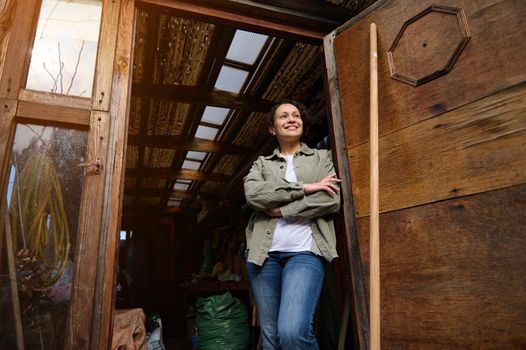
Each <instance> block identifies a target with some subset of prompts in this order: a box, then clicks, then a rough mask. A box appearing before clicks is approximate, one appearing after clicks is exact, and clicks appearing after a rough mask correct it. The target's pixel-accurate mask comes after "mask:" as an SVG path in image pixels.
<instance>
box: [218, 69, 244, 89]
mask: <svg viewBox="0 0 526 350" xmlns="http://www.w3.org/2000/svg"><path fill="white" fill-rule="evenodd" d="M247 77H248V72H247V71H245V70H241V69H237V68H232V67H228V66H223V67H221V71H220V72H219V76H218V77H217V81H216V85H215V86H214V87H215V88H216V89H218V90H223V91H230V92H235V93H239V92H240V91H241V88H242V87H243V84H244V83H245V80H246V79H247Z"/></svg>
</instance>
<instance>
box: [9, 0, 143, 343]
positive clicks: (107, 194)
mask: <svg viewBox="0 0 526 350" xmlns="http://www.w3.org/2000/svg"><path fill="white" fill-rule="evenodd" d="M63 5H64V6H66V7H62V6H63ZM0 6H3V7H2V8H0V23H1V26H0V47H1V50H0V54H1V64H0V74H1V78H0V100H1V106H0V165H1V178H0V180H1V181H0V185H1V190H2V191H1V193H2V202H1V206H2V213H3V215H2V216H1V217H0V224H1V230H0V232H1V234H0V238H1V240H0V241H1V243H0V252H1V253H0V268H1V271H2V273H5V274H3V275H2V282H1V284H0V287H1V288H2V289H3V291H6V290H9V293H10V299H9V300H8V302H7V303H6V304H5V305H3V306H8V307H6V316H5V318H3V319H2V322H4V321H5V323H2V325H3V326H5V325H9V327H12V328H10V329H12V337H16V339H7V338H8V337H7V335H6V334H2V336H3V337H2V336H0V338H1V339H2V340H1V341H3V342H4V343H2V346H0V347H2V348H11V347H13V346H16V347H15V348H18V349H23V348H24V345H25V348H40V347H41V346H44V347H45V348H53V349H55V348H66V349H88V348H89V349H105V348H108V347H109V344H110V343H111V326H112V324H111V320H112V312H113V305H114V303H113V295H114V280H115V278H114V273H115V264H116V260H115V257H116V249H117V244H116V242H117V239H118V238H117V237H118V236H117V234H118V226H119V225H120V203H121V188H122V178H123V176H122V172H123V169H124V163H123V161H124V154H125V153H124V145H125V138H126V113H127V106H128V92H129V82H130V71H131V46H132V36H133V20H134V1H133V0H89V1H82V2H68V1H58V2H49V1H46V0H24V1H21V0H7V1H4V2H2V5H0ZM67 6H84V7H82V9H80V10H78V9H77V10H76V11H77V12H80V13H82V12H85V11H89V12H90V13H91V11H92V10H93V8H94V7H99V10H98V11H99V18H100V19H99V20H97V21H98V22H97V23H96V27H97V28H96V29H95V30H98V32H96V33H95V36H96V37H98V43H97V41H95V44H93V43H92V42H91V41H90V40H89V39H85V38H84V36H89V37H91V36H93V34H94V33H93V32H90V31H91V29H89V30H86V31H85V33H82V34H78V35H80V37H81V38H82V40H80V42H81V43H82V44H81V45H80V46H78V47H76V48H75V50H76V51H74V53H75V55H76V56H75V57H76V59H75V60H74V61H73V66H72V67H68V61H67V60H66V58H65V57H66V55H67V53H68V50H67V47H66V46H67V45H66V43H67V42H68V40H69V39H61V40H60V41H58V44H55V45H56V46H54V47H52V50H53V51H52V52H54V55H55V56H54V57H53V59H55V60H56V56H57V55H58V64H57V65H56V67H53V66H52V64H51V61H52V60H51V58H50V60H49V61H44V62H43V63H39V64H38V65H37V66H33V64H34V60H36V59H41V58H42V57H43V56H45V53H42V51H38V50H39V48H37V43H40V41H41V40H43V41H44V40H47V36H48V35H47V34H44V33H47V32H46V31H45V30H44V29H42V27H40V26H43V28H46V29H49V31H52V30H51V26H52V24H51V22H53V21H54V20H55V19H56V18H55V17H54V16H61V15H62V14H63V13H65V14H66V15H68V14H71V13H73V12H74V11H72V10H71V8H70V7H67ZM41 8H42V12H41V11H40V10H41ZM59 13H60V14H59ZM90 16H91V15H90ZM79 18H80V17H79ZM74 20H75V21H78V23H76V24H75V25H72V26H70V27H65V28H62V29H61V30H63V31H70V30H71V31H72V32H73V31H77V30H79V31H80V29H79V28H81V27H82V26H83V25H85V23H84V22H83V21H82V20H79V19H78V18H76V17H75V18H74ZM89 20H90V21H91V20H92V18H91V17H90V18H89ZM65 21H67V19H66V20H65ZM72 23H75V22H72ZM37 27H38V28H40V29H38V30H37ZM58 31H60V29H59V30H58ZM99 32H100V34H98V33H99ZM35 33H37V34H35ZM53 34H54V35H56V36H58V37H60V38H64V37H68V35H69V34H70V33H60V32H59V33H57V30H56V29H55V32H54V33H53ZM68 38H69V37H68ZM90 43H91V46H90ZM55 49H56V51H55ZM48 50H49V48H48ZM32 53H33V54H32ZM89 54H92V55H93V57H94V59H93V62H92V65H93V68H92V69H93V71H94V73H93V78H91V77H90V78H89V79H90V80H89V81H87V82H84V83H86V84H88V86H87V88H86V89H87V90H86V89H85V90H81V89H80V90H81V91H78V92H76V93H75V92H73V91H74V90H75V86H76V84H77V81H81V80H83V79H84V78H85V75H84V74H85V73H86V71H88V70H89V67H86V66H82V63H83V60H85V59H86V56H89ZM95 58H96V60H95ZM30 62H31V66H30ZM40 66H43V69H44V71H45V72H47V73H48V75H49V76H48V78H49V80H51V84H50V86H49V87H45V88H39V87H38V81H39V79H40V80H42V78H38V79H37V78H35V79H33V77H32V75H34V74H35V73H34V71H35V70H36V69H35V67H36V68H41V67H40ZM69 68H71V69H70V70H69V72H70V74H71V75H70V76H68V77H67V76H66V74H68V69H69ZM44 80H45V79H44ZM74 81H75V84H74ZM34 86H36V88H35V87H34ZM86 91H88V92H87V93H86ZM72 95H74V96H72ZM32 157H33V158H32ZM35 157H36V158H35ZM35 159H38V160H39V161H40V160H41V159H43V160H42V162H43V163H42V164H46V166H47V167H48V168H45V169H51V170H49V171H48V170H43V169H44V168H43V167H42V166H40V167H39V166H38V165H37V163H36V161H35ZM38 164H40V163H38ZM24 169H26V173H27V174H29V175H28V176H26V177H24V179H25V178H27V181H28V183H30V184H33V183H35V181H34V180H35V179H41V178H44V177H45V176H47V174H48V173H51V174H53V176H51V177H50V178H51V179H52V181H51V180H50V181H51V182H50V183H51V184H52V185H47V183H44V184H43V185H42V184H41V187H40V188H39V190H38V191H40V192H38V191H37V192H36V193H37V194H36V195H33V197H31V200H29V202H30V204H27V205H26V204H24V203H26V202H28V200H26V202H24V199H23V198H21V197H27V196H29V195H28V194H27V193H29V190H28V188H29V186H30V185H28V186H26V187H23V185H22V184H23V181H24V180H23V178H22V175H23V174H24V173H23V172H24ZM36 182H38V181H36ZM46 186H48V187H49V186H51V188H52V190H51V191H50V194H45V193H47V190H46ZM46 196H47V197H46ZM42 198H44V199H43V202H42V203H40V202H39V201H40V200H41V199H42ZM49 198H53V200H50V199H49ZM6 199H7V200H6ZM46 200H48V201H47V202H46ZM52 201H54V202H53V203H51V202H52ZM7 202H9V203H10V204H9V205H7ZM55 202H56V203H58V204H56V205H55ZM32 203H39V205H41V209H43V210H42V211H41V213H43V214H42V215H44V216H46V219H43V221H42V220H41V221H38V220H36V219H35V220H32V219H31V217H29V216H30V215H29V214H26V212H29V211H31V210H32V209H31V208H32ZM6 207H7V208H6ZM57 208H58V209H57ZM6 211H7V212H8V213H9V215H8V216H6V214H5V212H6ZM55 213H59V214H60V213H62V214H63V215H62V216H61V215H59V214H55ZM31 215H33V214H31ZM35 215H36V214H35ZM59 216H61V217H62V220H63V221H60V220H57V219H56V217H59ZM6 217H8V218H10V219H9V220H7V219H6ZM28 217H29V219H28ZM22 218H24V219H22ZM55 221H59V222H61V227H63V231H66V233H65V234H64V232H62V234H60V235H57V236H56V237H59V238H56V237H54V236H51V235H50V236H49V237H48V236H45V235H42V234H41V235H40V236H37V237H39V238H37V240H38V239H40V240H46V239H50V240H53V239H55V238H56V241H53V242H54V243H52V244H51V245H48V246H45V245H41V246H40V247H44V248H34V247H33V248H31V247H32V246H31V245H30V241H29V238H28V239H27V240H26V238H27V232H29V231H30V228H28V227H24V225H25V226H32V225H33V224H34V223H35V225H36V223H38V224H40V225H43V226H45V229H44V231H45V230H46V229H47V230H48V231H50V232H51V231H53V230H52V227H53V225H55ZM5 233H13V234H12V235H9V234H7V235H6V234H5ZM14 247H16V249H14ZM46 247H47V248H46ZM50 247H51V248H50ZM56 247H62V248H60V249H62V250H61V253H58V254H57V253H56V250H54V251H55V255H54V259H56V260H58V261H62V260H67V261H65V262H64V264H63V265H64V266H65V267H63V266H62V264H57V263H56V261H55V260H54V261H53V262H52V263H49V264H50V265H51V266H52V268H51V271H45V273H47V274H48V275H51V276H52V277H56V279H57V281H50V280H49V279H48V280H45V282H42V281H43V279H42V278H41V276H42V274H43V273H42V272H41V271H40V272H38V276H37V277H38V278H36V279H35V280H34V284H33V285H29V287H30V288H29V289H28V285H27V283H26V282H24V280H23V278H22V277H24V276H27V275H28V273H29V272H31V273H34V272H35V269H36V270H38V269H41V267H36V268H33V269H31V268H32V267H31V266H33V267H34V265H35V264H39V263H40V261H41V260H42V259H43V258H42V256H45V255H46V254H47V253H46V254H44V255H38V253H37V252H36V251H37V250H38V249H41V250H43V251H45V250H46V249H48V250H49V249H51V250H53V249H57V248H56ZM20 249H22V251H20ZM2 253H3V254H2ZM24 254H26V256H24ZM49 254H51V253H49ZM2 255H3V257H2ZM33 256H35V260H33V261H34V262H36V263H34V264H33V265H31V266H30V265H28V264H26V265H24V266H22V267H21V265H20V263H21V262H23V261H24V260H23V259H24V258H26V261H29V260H28V259H27V258H28V257H29V258H32V257H33ZM53 264H55V265H53ZM42 265H44V264H43V263H42ZM66 270H67V271H68V272H67V275H68V276H67V277H64V276H65V275H66V273H63V271H66ZM28 271H29V272H28ZM58 272H60V274H59V273H58ZM59 282H60V285H61V287H63V288H62V289H65V290H66V292H63V293H62V295H61V298H57V296H56V295H50V293H49V291H50V290H57V289H58V288H57V286H58V283H59ZM45 303H47V304H45ZM44 304H45V305H44ZM59 304H60V305H59ZM59 309H60V312H58V311H57V310H59ZM2 310H4V309H3V308H2ZM7 311H8V312H7ZM35 320H36V322H33V321H35ZM58 320H60V322H59V321H58ZM4 329H5V328H4ZM6 332H7V333H9V331H6ZM6 337H7V338H6ZM14 344H16V345H14Z"/></svg>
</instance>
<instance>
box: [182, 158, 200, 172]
mask: <svg viewBox="0 0 526 350" xmlns="http://www.w3.org/2000/svg"><path fill="white" fill-rule="evenodd" d="M200 166H201V162H195V161H193V160H188V159H185V160H184V162H183V165H182V168H183V169H191V170H197V169H199V167H200Z"/></svg>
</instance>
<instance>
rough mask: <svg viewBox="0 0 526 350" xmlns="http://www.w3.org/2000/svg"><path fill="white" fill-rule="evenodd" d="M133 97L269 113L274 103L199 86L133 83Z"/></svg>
mask: <svg viewBox="0 0 526 350" xmlns="http://www.w3.org/2000/svg"><path fill="white" fill-rule="evenodd" d="M132 95H134V96H137V97H147V98H159V99H167V100H173V101H176V102H180V103H188V104H194V105H201V106H214V107H223V108H232V109H240V110H251V111H257V112H268V111H269V110H270V109H271V108H272V106H273V105H274V102H272V101H268V100H264V99H261V98H256V97H251V96H242V95H239V94H235V93H232V92H228V91H220V90H214V91H206V90H205V89H203V88H201V87H198V86H184V85H163V84H149V83H133V84H132Z"/></svg>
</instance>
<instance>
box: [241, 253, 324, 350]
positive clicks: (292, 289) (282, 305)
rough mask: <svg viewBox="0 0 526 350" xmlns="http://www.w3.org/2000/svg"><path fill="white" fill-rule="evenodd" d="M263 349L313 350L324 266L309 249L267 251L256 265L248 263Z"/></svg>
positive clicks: (314, 347) (315, 345)
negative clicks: (314, 329)
mask: <svg viewBox="0 0 526 350" xmlns="http://www.w3.org/2000/svg"><path fill="white" fill-rule="evenodd" d="M247 271H248V278H249V281H250V285H251V287H252V291H253V293H254V298H255V300H256V307H257V310H258V316H259V323H260V328H261V334H262V337H263V349H264V350H293V349H298V350H300V349H305V350H316V349H318V344H317V343H316V338H315V337H314V332H313V324H314V313H315V312H316V305H317V304H318V299H319V297H320V293H321V288H322V285H323V276H324V273H325V271H324V266H323V262H322V260H321V258H320V257H318V256H316V255H315V254H313V253H311V252H269V257H268V258H267V259H266V260H265V262H264V263H263V266H258V265H256V264H253V263H251V262H247Z"/></svg>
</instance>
